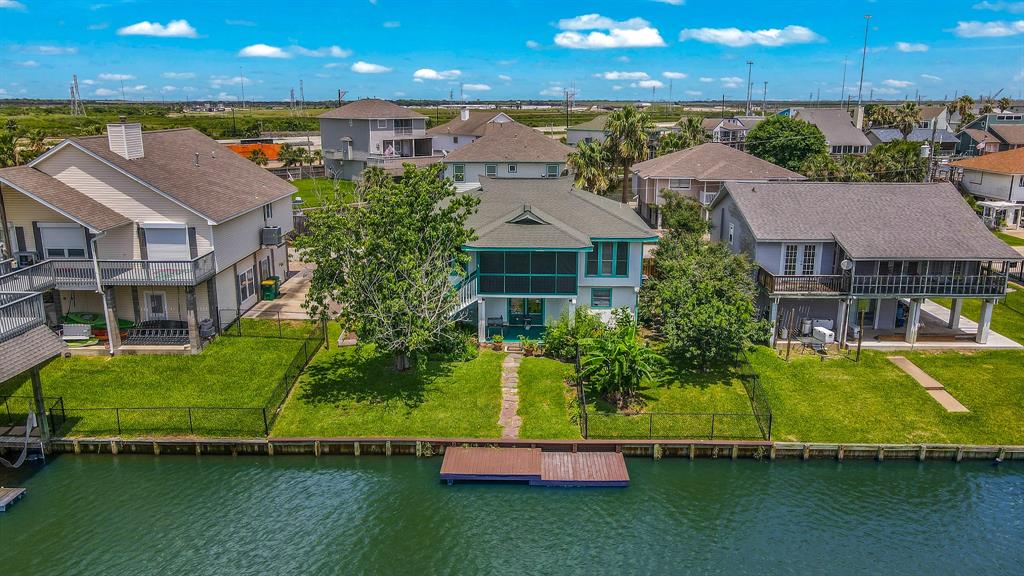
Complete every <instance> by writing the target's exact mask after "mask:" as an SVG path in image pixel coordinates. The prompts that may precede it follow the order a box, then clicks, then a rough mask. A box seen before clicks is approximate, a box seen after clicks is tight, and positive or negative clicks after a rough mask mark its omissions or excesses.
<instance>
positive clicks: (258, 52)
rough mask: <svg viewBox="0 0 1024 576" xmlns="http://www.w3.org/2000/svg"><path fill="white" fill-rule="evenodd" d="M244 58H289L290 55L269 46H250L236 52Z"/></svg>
mask: <svg viewBox="0 0 1024 576" xmlns="http://www.w3.org/2000/svg"><path fill="white" fill-rule="evenodd" d="M238 55H239V56H242V57H244V58H291V57H292V55H291V54H289V53H287V52H285V51H284V50H282V49H281V48H279V47H277V46H270V45H269V44H252V45H249V46H246V47H245V48H242V49H241V50H239V51H238Z"/></svg>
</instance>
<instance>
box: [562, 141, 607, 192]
mask: <svg viewBox="0 0 1024 576" xmlns="http://www.w3.org/2000/svg"><path fill="white" fill-rule="evenodd" d="M566 163H567V164H568V165H569V169H570V170H572V172H573V175H574V176H575V181H574V182H575V185H576V187H577V188H579V189H581V190H589V191H591V192H594V193H596V194H600V193H602V192H604V191H605V190H606V189H607V188H608V183H609V180H608V169H609V166H608V158H607V154H606V153H605V149H604V146H602V145H601V144H600V143H599V142H580V143H579V144H578V145H577V146H576V150H574V151H572V152H570V153H569V158H568V160H566Z"/></svg>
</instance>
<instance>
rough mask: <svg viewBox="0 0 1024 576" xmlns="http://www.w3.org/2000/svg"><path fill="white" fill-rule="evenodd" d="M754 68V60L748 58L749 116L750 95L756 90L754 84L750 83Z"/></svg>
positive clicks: (748, 108) (748, 109) (748, 114)
mask: <svg viewBox="0 0 1024 576" xmlns="http://www.w3.org/2000/svg"><path fill="white" fill-rule="evenodd" d="M753 69H754V61H753V60H747V116H750V96H751V93H752V92H753V91H754V85H753V84H751V83H750V75H751V74H752V72H753Z"/></svg>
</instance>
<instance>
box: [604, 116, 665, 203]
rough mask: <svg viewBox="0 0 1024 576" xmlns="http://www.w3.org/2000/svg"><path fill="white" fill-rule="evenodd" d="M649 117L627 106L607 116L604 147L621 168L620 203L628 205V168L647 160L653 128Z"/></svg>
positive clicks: (614, 162)
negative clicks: (648, 145)
mask: <svg viewBox="0 0 1024 576" xmlns="http://www.w3.org/2000/svg"><path fill="white" fill-rule="evenodd" d="M653 126H654V123H653V122H651V118H650V116H648V115H647V113H645V112H641V111H640V110H638V109H637V108H636V106H633V105H628V106H626V107H625V108H621V109H619V110H616V111H614V112H612V113H611V114H609V115H608V123H607V124H606V125H605V130H606V131H607V132H608V139H607V140H605V146H606V147H607V150H608V152H609V154H610V155H611V157H612V160H613V164H616V165H619V166H622V203H623V204H628V203H629V167H630V166H631V165H633V164H634V163H636V162H640V161H642V160H644V159H646V158H647V143H648V141H649V140H650V136H648V132H650V130H651V128H653Z"/></svg>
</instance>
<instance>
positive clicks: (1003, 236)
mask: <svg viewBox="0 0 1024 576" xmlns="http://www.w3.org/2000/svg"><path fill="white" fill-rule="evenodd" d="M996 236H998V237H999V239H1000V240H1002V241H1003V242H1006V243H1007V244H1009V245H1010V246H1024V238H1021V237H1020V236H1013V235H1010V234H1007V233H1005V232H998V231H997V232H996Z"/></svg>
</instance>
